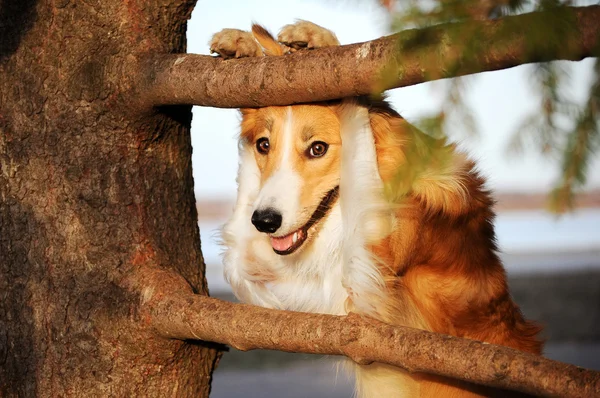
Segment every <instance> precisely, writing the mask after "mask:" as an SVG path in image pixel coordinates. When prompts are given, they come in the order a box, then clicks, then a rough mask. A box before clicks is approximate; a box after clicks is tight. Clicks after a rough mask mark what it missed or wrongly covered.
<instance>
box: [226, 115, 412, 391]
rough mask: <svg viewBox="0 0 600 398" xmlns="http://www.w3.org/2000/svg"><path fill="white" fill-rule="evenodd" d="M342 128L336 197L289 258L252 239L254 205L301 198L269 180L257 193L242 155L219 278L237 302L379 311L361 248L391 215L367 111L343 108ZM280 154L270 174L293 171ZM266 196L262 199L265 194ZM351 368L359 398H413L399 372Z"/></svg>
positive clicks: (254, 172) (254, 174) (378, 286)
mask: <svg viewBox="0 0 600 398" xmlns="http://www.w3.org/2000/svg"><path fill="white" fill-rule="evenodd" d="M291 112H292V111H289V113H288V115H287V120H286V125H285V126H286V127H285V130H286V132H285V134H284V135H285V136H284V145H285V147H284V148H285V149H286V150H288V151H289V150H291V148H292V147H291V139H292V135H291V125H292V123H293V122H292V120H291ZM288 123H289V124H288ZM341 129H342V131H341V136H342V159H341V162H342V169H341V180H340V198H339V200H338V202H336V204H335V205H334V206H333V207H332V208H331V210H330V213H329V214H328V215H327V217H326V218H325V219H324V220H322V221H321V223H322V226H321V228H320V230H319V231H318V235H317V236H313V237H312V240H311V241H310V242H307V243H306V244H307V245H308V246H307V247H304V248H302V250H301V251H299V252H298V253H293V254H290V255H287V256H280V255H277V254H276V253H274V252H273V250H272V248H271V246H270V244H269V237H268V236H267V235H266V234H261V233H258V231H256V229H255V228H254V226H253V225H252V224H251V222H250V218H251V214H252V211H253V210H254V206H253V203H256V204H257V205H261V206H262V205H265V206H266V205H270V206H274V205H276V206H281V207H278V209H279V210H280V211H282V212H283V211H291V209H292V207H291V206H290V207H287V209H288V210H285V209H286V207H285V205H283V204H281V203H284V202H285V203H288V204H289V203H295V202H294V201H296V202H297V201H298V198H291V197H290V196H289V194H290V193H291V194H293V195H297V196H299V194H300V192H299V190H298V189H296V190H293V188H291V187H290V186H288V185H285V184H286V182H285V181H283V180H282V179H281V180H273V181H274V182H273V183H272V185H269V181H267V183H266V184H265V185H264V187H263V188H262V190H261V189H260V176H259V170H258V167H257V165H256V162H255V160H254V158H253V156H252V155H253V153H252V150H253V148H251V147H249V148H246V149H244V148H242V149H241V150H240V157H241V162H240V170H239V172H238V199H237V203H236V208H235V211H234V214H233V216H232V218H231V220H230V221H229V222H228V223H227V224H226V225H225V227H224V229H223V241H224V244H225V245H226V250H225V255H224V259H223V261H224V264H225V275H226V277H227V280H228V281H229V282H230V283H231V286H232V288H233V291H234V293H235V294H236V296H237V297H238V298H239V299H240V300H242V301H245V302H251V303H254V304H257V305H261V306H265V307H271V308H280V309H288V310H295V311H305V312H317V313H329V314H345V313H346V308H345V303H346V301H347V299H348V298H350V299H351V302H352V306H353V310H354V311H357V312H360V313H364V314H371V315H374V314H375V312H376V311H375V310H376V308H377V306H378V305H381V304H382V302H383V300H384V297H383V296H384V294H385V292H384V291H385V284H384V282H383V279H382V276H381V274H380V273H379V270H378V260H377V259H376V258H373V256H372V255H371V253H370V252H369V250H368V249H367V245H368V244H370V243H375V242H377V241H378V240H380V239H382V238H383V237H385V236H386V235H387V234H388V233H389V232H390V231H391V228H392V226H393V225H392V223H393V215H392V214H393V213H392V211H391V209H390V206H389V205H387V203H386V201H385V198H384V196H383V182H382V181H381V177H380V176H379V171H378V167H377V153H376V150H375V143H374V139H373V133H372V131H371V128H370V124H369V115H368V111H367V110H366V109H365V108H362V107H359V106H357V105H354V104H349V105H347V106H346V111H345V112H343V115H342V120H341ZM288 139H289V141H288ZM287 145H290V146H289V147H288V146H287ZM286 156H287V155H286V154H285V153H284V155H283V157H282V164H281V165H280V169H279V170H278V171H277V172H276V173H279V172H281V171H282V170H287V169H288V168H290V169H291V165H289V164H286V162H287V163H290V162H288V161H287V158H286ZM282 175H283V174H282ZM274 177H275V175H274V176H273V177H272V178H274ZM288 177H289V175H288ZM277 178H283V177H277ZM298 178H299V177H298ZM288 182H293V179H291V178H290V179H289V180H288ZM279 184H284V185H279ZM298 186H300V185H299V184H298ZM265 190H267V191H268V193H263V191H265ZM267 191H265V192H267ZM278 195H279V196H278ZM267 198H275V199H273V201H270V199H267ZM279 198H281V199H279ZM263 201H264V202H263ZM281 201H283V202H281ZM287 201H289V202H287ZM296 211H298V210H297V209H296ZM288 216H289V217H291V218H290V219H294V220H295V219H296V218H297V217H294V215H291V214H288V213H285V214H284V215H283V218H284V220H285V218H286V217H288ZM296 227H297V226H296ZM282 229H283V227H282ZM285 232H289V231H285ZM278 235H279V234H278ZM249 252H251V254H252V257H253V258H258V259H260V262H259V264H258V266H260V267H263V268H262V269H263V270H268V271H269V272H270V273H273V274H274V275H275V276H276V277H275V278H274V279H272V280H265V281H261V280H258V279H256V278H254V277H253V276H252V275H250V274H249V273H248V272H247V271H248V268H250V267H253V266H257V264H247V263H246V262H245V261H246V259H247V258H248V256H247V254H248V253H249ZM354 368H355V369H356V379H357V393H358V394H359V395H360V397H364V398H367V397H379V396H389V397H409V396H414V395H412V394H414V392H415V388H416V387H415V384H414V381H412V379H410V377H408V376H406V375H405V374H404V373H403V372H401V371H399V370H398V369H394V368H391V367H386V366H383V365H377V364H375V365H370V366H355V367H354ZM383 385H385V386H383ZM382 388H384V390H382ZM375 392H377V393H375ZM380 393H381V394H380Z"/></svg>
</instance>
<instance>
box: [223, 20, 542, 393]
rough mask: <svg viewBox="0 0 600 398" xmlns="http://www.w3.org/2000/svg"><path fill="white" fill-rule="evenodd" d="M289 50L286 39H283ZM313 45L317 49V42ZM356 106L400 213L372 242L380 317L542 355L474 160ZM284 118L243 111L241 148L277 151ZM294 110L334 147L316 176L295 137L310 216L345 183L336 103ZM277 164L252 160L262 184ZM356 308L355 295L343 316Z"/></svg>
mask: <svg viewBox="0 0 600 398" xmlns="http://www.w3.org/2000/svg"><path fill="white" fill-rule="evenodd" d="M301 24H302V28H303V29H309V30H310V28H311V26H309V25H306V23H305V22H302V23H301ZM313 25H314V24H313ZM286 28H288V36H289V37H293V34H292V33H290V32H291V30H290V29H289V27H286ZM321 29H322V28H321ZM253 32H254V33H255V36H256V38H257V40H258V42H259V43H260V44H261V46H262V47H263V48H264V49H266V52H267V53H269V54H282V52H281V53H280V52H279V51H280V50H281V49H282V47H281V46H280V44H279V43H277V42H276V41H275V40H274V39H273V38H272V37H271V36H270V35H269V34H268V32H266V31H265V30H264V29H262V30H261V29H259V28H253ZM312 37H313V36H311V38H312ZM326 37H327V40H329V41H327V43H329V44H327V45H331V43H332V40H333V39H335V36H332V37H333V38H332V37H330V36H326ZM311 40H312V39H311ZM280 41H283V40H281V38H280ZM308 41H310V40H308V39H307V42H308ZM335 41H336V42H337V39H335ZM221 42H223V41H222V40H221ZM225 45H226V46H227V45H228V44H227V43H225ZM286 45H290V43H289V42H287V41H286ZM310 46H313V47H318V46H319V44H318V42H316V43H315V42H314V41H313V42H311V44H310ZM227 48H229V47H227ZM232 51H233V50H232ZM230 52H231V51H230ZM233 52H235V51H233ZM358 101H359V102H360V103H361V105H362V106H367V107H368V108H369V119H370V124H371V130H372V132H373V136H374V140H375V146H376V152H377V163H378V171H379V175H380V177H381V179H382V180H383V183H384V185H385V194H386V198H387V201H388V202H387V203H388V205H389V207H390V208H391V209H393V215H394V217H393V225H392V228H391V233H389V234H387V235H386V236H385V237H384V238H383V239H380V240H378V241H376V242H373V243H372V244H371V245H370V246H369V249H370V251H371V252H372V253H373V254H374V256H375V257H376V258H377V259H378V266H379V268H380V269H379V272H380V274H381V276H382V277H383V280H384V282H385V289H384V293H383V299H382V298H381V297H373V298H372V299H373V301H377V302H378V304H377V306H376V307H377V313H376V314H374V315H375V316H377V317H378V318H379V319H381V320H383V321H385V322H388V323H391V324H397V325H405V326H411V327H417V328H423V329H427V330H431V331H433V332H437V333H444V334H450V335H454V336H459V337H465V338H470V339H474V340H480V341H486V342H489V343H494V344H500V345H505V346H509V347H513V348H516V349H519V350H522V351H526V352H529V353H533V354H540V352H541V348H542V343H541V341H540V340H539V339H538V338H537V337H536V336H537V334H538V333H539V332H540V328H539V327H538V326H537V325H535V324H533V323H531V322H528V321H526V320H525V319H524V318H523V316H522V314H521V312H520V310H519V308H518V307H517V306H516V305H515V304H514V302H513V301H512V299H511V297H510V294H509V292H508V287H507V283H506V276H505V272H504V268H503V266H502V264H501V262H500V259H499V258H498V255H497V247H496V241H495V234H494V228H493V221H494V212H493V206H494V201H493V199H492V198H491V195H490V193H489V192H488V191H487V190H486V189H485V186H484V182H485V181H484V179H483V178H482V177H481V176H480V175H479V174H478V173H477V171H476V169H475V165H474V163H473V162H472V161H470V160H469V159H467V157H466V156H465V155H464V154H462V153H460V152H458V151H456V150H455V148H454V146H453V145H449V144H447V143H446V142H445V141H444V140H438V139H433V138H431V137H429V136H426V135H425V134H423V133H422V132H420V131H418V130H416V129H415V128H414V127H412V126H411V125H409V124H408V123H407V122H406V121H405V120H404V119H403V118H402V117H400V115H398V114H397V113H396V112H395V111H393V110H392V109H391V108H390V106H389V105H388V104H387V103H386V102H385V101H373V100H369V99H365V98H360V99H358ZM285 112H286V108H285V107H268V108H262V109H245V110H242V115H243V119H242V134H241V140H242V142H244V143H245V144H246V145H248V146H250V145H255V143H256V141H257V140H258V139H259V138H261V137H262V136H268V137H269V138H270V141H271V145H272V147H273V148H274V153H276V150H275V148H277V145H278V142H277V140H278V138H277V134H274V133H273V134H272V135H271V131H278V130H281V126H280V124H281V123H283V121H284V120H286V118H285ZM294 113H295V115H296V116H295V118H296V119H297V120H301V121H302V125H298V126H295V127H294V132H295V134H300V135H302V134H306V135H307V136H310V137H312V138H314V137H313V136H314V135H316V134H318V137H317V138H318V140H320V141H324V142H327V143H329V145H330V149H329V154H330V156H329V155H328V157H327V159H328V160H327V161H321V163H319V162H314V161H313V162H312V163H311V164H310V170H308V169H307V170H304V169H303V167H307V166H306V165H305V163H303V161H302V151H303V149H302V148H305V147H306V142H308V139H299V142H300V143H301V144H299V145H298V151H297V152H298V153H297V156H298V157H297V159H295V160H292V162H293V164H294V167H295V170H296V172H297V173H298V174H299V175H302V176H303V179H304V181H303V183H304V184H305V185H306V187H310V189H309V188H307V189H303V190H302V192H303V196H302V197H301V198H300V201H301V202H302V203H304V204H305V205H303V207H306V208H310V207H311V206H313V208H311V209H310V211H309V212H307V214H310V213H312V211H313V210H314V205H316V204H317V203H318V201H319V199H320V198H319V196H318V195H319V194H320V193H322V192H324V191H327V190H328V189H330V188H331V187H332V186H334V185H335V184H336V181H337V180H339V175H340V154H339V152H340V150H341V143H342V140H341V137H340V122H339V113H340V103H339V101H333V102H328V103H319V104H311V105H296V106H294ZM305 138H308V137H305ZM277 162H278V160H277V159H276V158H274V157H272V156H269V157H267V156H260V155H256V163H257V165H258V168H259V170H260V173H261V179H262V180H263V181H264V179H266V178H268V177H269V176H270V175H271V173H272V171H273V168H274V167H275V166H274V165H275V164H277ZM311 204H313V205H311ZM251 260H252V261H254V260H253V259H251ZM254 262H255V263H256V261H254ZM257 272H259V271H257ZM260 272H262V273H263V274H264V275H262V276H263V277H264V280H267V281H270V280H272V279H273V278H275V276H274V275H271V274H270V273H269V271H268V269H264V270H262V271H260ZM352 309H354V306H353V302H352V296H351V295H350V296H349V298H348V302H347V310H352ZM372 315H373V314H372ZM360 369H361V370H364V371H365V372H362V373H361V372H359V375H358V378H359V383H363V384H364V385H368V384H371V385H375V386H376V388H377V387H378V386H379V387H380V391H390V389H392V390H393V389H394V388H405V387H403V386H406V390H407V391H408V392H407V393H408V394H412V393H414V392H415V391H417V392H418V396H420V397H479V396H490V395H497V396H507V392H498V391H496V392H494V391H492V390H489V389H485V388H483V387H479V386H473V385H468V384H467V383H462V382H457V381H454V380H448V379H444V378H441V377H435V376H429V375H411V376H409V377H407V375H406V374H403V373H402V372H401V371H400V370H398V369H395V368H392V367H389V366H385V365H380V364H374V365H369V366H363V367H360ZM393 377H397V378H398V379H403V382H402V383H404V384H402V383H400V384H393V383H392V382H390V380H392V379H393ZM378 383H379V384H378ZM384 383H392V384H389V385H387V386H386V385H384ZM398 385H399V386H400V387H397V386H398ZM364 388H365V389H366V388H367V387H364ZM369 388H370V387H369Z"/></svg>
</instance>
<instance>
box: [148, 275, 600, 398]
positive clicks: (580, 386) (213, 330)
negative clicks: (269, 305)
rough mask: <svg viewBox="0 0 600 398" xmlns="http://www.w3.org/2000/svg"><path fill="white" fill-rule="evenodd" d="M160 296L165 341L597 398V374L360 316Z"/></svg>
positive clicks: (153, 306)
mask: <svg viewBox="0 0 600 398" xmlns="http://www.w3.org/2000/svg"><path fill="white" fill-rule="evenodd" d="M161 282H162V283H161V284H163V286H164V280H162V281H161ZM155 292H156V293H155V294H154V296H153V297H152V298H148V300H147V301H146V305H147V307H146V308H148V309H149V311H150V319H151V325H152V326H153V327H155V328H156V330H157V331H158V332H159V333H160V334H161V335H163V336H164V337H168V338H175V339H186V340H187V339H191V340H204V341H212V342H217V343H222V344H228V345H231V346H233V347H236V348H238V349H240V350H244V351H246V350H252V349H259V348H260V349H271V350H279V351H287V352H304V353H311V354H325V355H345V356H347V357H349V358H351V359H352V360H353V361H355V362H357V363H359V364H369V363H372V362H380V363H387V364H390V365H395V366H399V367H401V368H404V369H406V370H409V371H411V372H424V373H431V374H437V375H442V376H447V377H452V378H455V379H460V380H465V381H469V382H473V383H477V384H483V385H487V386H490V387H497V388H503V389H511V390H516V391H521V392H526V393H530V394H535V395H542V396H561V397H591V396H597V394H599V393H600V373H599V372H595V371H592V370H586V369H581V368H578V367H576V366H572V365H567V364H564V363H560V362H556V361H552V360H549V359H545V358H542V357H538V356H534V355H530V354H526V353H523V352H520V351H517V350H513V349H510V348H507V347H502V346H496V345H492V344H486V343H481V342H477V341H473V340H467V339H461V338H457V337H451V336H446V335H440V334H436V333H431V332H427V331H423V330H417V329H412V328H407V327H399V326H390V325H387V324H385V323H382V322H379V321H376V320H374V319H370V318H366V317H362V316H360V315H356V314H350V315H348V316H333V315H323V314H308V313H298V312H290V311H278V310H271V309H266V308H261V307H256V306H251V305H246V304H234V303H230V302H226V301H221V300H217V299H214V298H210V297H204V296H198V295H193V294H186V293H181V291H179V293H177V292H175V291H174V290H173V291H168V292H163V293H161V291H160V290H156V291H155Z"/></svg>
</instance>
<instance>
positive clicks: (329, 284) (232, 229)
mask: <svg viewBox="0 0 600 398" xmlns="http://www.w3.org/2000/svg"><path fill="white" fill-rule="evenodd" d="M244 209H247V206H242V207H241V208H240V207H239V206H238V207H237V208H236V212H237V211H238V210H244ZM243 213H245V214H244V215H238V217H236V215H234V217H232V219H231V220H230V222H229V223H228V224H227V225H226V226H225V228H224V234H223V235H224V240H225V242H226V243H227V246H228V247H227V250H226V252H225V256H224V264H225V275H226V277H227V279H228V281H229V282H230V283H231V285H232V288H233V290H234V293H235V294H236V295H237V296H238V298H240V299H241V300H243V301H246V302H248V301H249V302H252V303H254V304H257V305H262V306H266V307H271V308H278V309H286V310H293V311H303V312H318V313H327V314H343V313H344V302H345V300H346V298H347V297H348V295H347V293H346V289H344V287H343V286H342V239H343V230H342V219H341V211H340V206H339V204H336V205H334V206H333V207H332V208H331V211H330V214H329V216H328V217H327V219H326V220H324V222H323V226H322V228H321V230H320V231H319V233H318V235H317V236H315V238H314V241H313V242H312V244H311V246H310V248H307V249H308V250H306V251H305V252H302V253H299V254H292V255H289V256H280V255H278V254H276V253H275V252H274V251H273V250H272V248H271V247H270V246H269V245H268V240H267V239H266V237H265V236H264V234H262V236H261V234H259V233H257V232H255V231H254V230H253V229H254V227H253V226H252V225H250V222H249V217H250V215H249V214H248V213H249V212H248V211H245V212H243ZM242 231H243V232H242ZM228 236H229V237H231V238H233V239H232V240H233V241H231V240H230V239H228ZM258 267H260V268H261V269H260V270H259V269H257V268H258ZM265 270H268V272H263V271H265ZM264 274H268V275H267V276H266V277H265V275H264ZM257 275H258V276H257ZM272 277H274V278H272ZM261 279H262V280H261Z"/></svg>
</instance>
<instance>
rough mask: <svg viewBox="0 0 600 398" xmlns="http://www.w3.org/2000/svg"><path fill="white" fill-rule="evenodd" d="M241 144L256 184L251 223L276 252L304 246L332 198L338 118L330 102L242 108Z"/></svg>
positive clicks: (335, 194) (335, 187)
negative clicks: (251, 164)
mask: <svg viewBox="0 0 600 398" xmlns="http://www.w3.org/2000/svg"><path fill="white" fill-rule="evenodd" d="M242 116H243V119H242V133H241V139H240V142H241V145H243V146H244V147H245V150H246V151H252V152H253V154H254V159H255V161H256V165H257V168H258V172H259V174H260V178H259V179H258V180H259V181H260V183H259V184H260V187H259V189H258V194H257V197H256V199H255V200H254V202H253V204H252V206H253V209H252V215H251V219H250V220H248V221H249V222H251V223H252V224H253V225H254V227H255V228H256V229H257V230H258V231H259V232H261V233H265V234H267V235H268V237H269V239H270V243H271V246H272V248H273V250H274V251H275V253H277V254H279V255H287V254H291V253H293V252H295V251H297V250H298V249H300V248H301V247H303V246H305V245H307V244H308V243H309V242H310V240H311V238H312V237H313V236H314V235H315V234H316V233H317V231H318V229H319V225H320V223H321V221H322V220H323V219H324V218H325V217H326V216H327V213H328V210H329V209H330V208H331V206H332V205H333V204H334V203H335V201H336V200H337V197H338V190H339V189H338V186H339V179H340V155H341V138H340V122H339V118H338V116H337V114H336V109H335V107H330V106H327V105H325V104H323V105H294V106H283V107H268V108H260V109H243V110H242Z"/></svg>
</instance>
